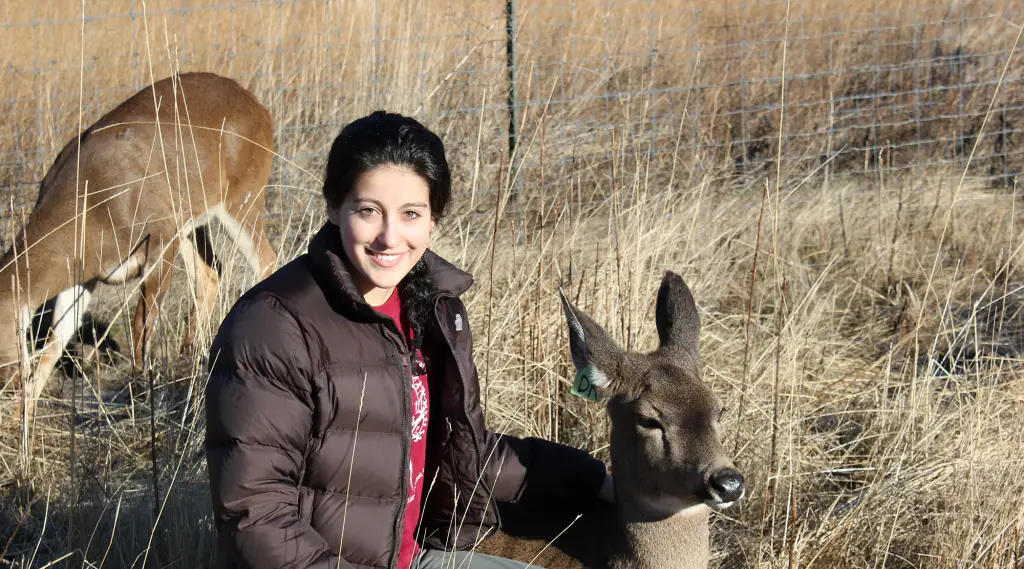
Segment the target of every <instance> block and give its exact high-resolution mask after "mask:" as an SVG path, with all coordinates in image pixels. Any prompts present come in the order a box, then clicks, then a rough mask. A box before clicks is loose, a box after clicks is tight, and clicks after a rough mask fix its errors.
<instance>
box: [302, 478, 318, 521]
mask: <svg viewBox="0 0 1024 569" xmlns="http://www.w3.org/2000/svg"><path fill="white" fill-rule="evenodd" d="M313 498H314V492H313V489H312V488H308V487H306V486H299V519H301V520H302V521H304V522H307V523H310V522H312V521H313Z"/></svg>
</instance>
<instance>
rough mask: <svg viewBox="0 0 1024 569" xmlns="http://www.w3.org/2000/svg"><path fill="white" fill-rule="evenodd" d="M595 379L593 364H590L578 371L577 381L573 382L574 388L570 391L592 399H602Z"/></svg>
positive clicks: (578, 395)
mask: <svg viewBox="0 0 1024 569" xmlns="http://www.w3.org/2000/svg"><path fill="white" fill-rule="evenodd" d="M593 379H594V366H593V365H588V366H587V367H585V368H583V369H581V370H579V371H577V372H576V381H574V382H573V383H572V390H571V391H570V392H569V393H572V394H573V395H576V396H577V397H583V398H585V399H589V400H591V401H600V399H601V397H600V396H599V395H598V393H597V387H596V386H595V385H594V381H593Z"/></svg>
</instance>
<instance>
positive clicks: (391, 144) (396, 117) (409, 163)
mask: <svg viewBox="0 0 1024 569" xmlns="http://www.w3.org/2000/svg"><path fill="white" fill-rule="evenodd" d="M380 166H400V167H404V168H408V169H410V170H412V171H413V172H415V173H416V174H417V175H418V176H420V177H421V178H423V180H424V181H426V182H427V188H429V190H430V215H431V217H432V218H433V219H434V221H437V220H439V219H441V218H442V217H443V216H444V214H445V210H447V209H448V201H449V199H450V198H451V189H452V177H451V171H450V170H449V169H448V160H447V159H446V158H445V153H444V143H442V142H441V139H440V137H438V136H437V135H436V134H434V133H433V132H431V131H430V130H429V129H428V128H427V127H425V126H423V125H422V124H420V123H419V122H418V121H416V120H415V119H412V118H409V117H406V116H402V115H400V114H397V113H387V112H384V111H375V112H373V113H372V114H370V115H369V116H365V117H363V118H361V119H357V120H355V121H352V122H351V123H349V124H348V125H346V126H345V128H343V129H342V130H341V134H339V135H338V137H337V138H335V139H334V144H332V145H331V153H330V155H329V156H328V157H327V174H326V177H325V179H324V187H323V193H324V198H325V199H326V200H327V207H329V208H336V207H338V206H340V205H341V203H342V202H343V201H345V197H346V196H348V194H349V192H351V191H352V188H353V187H355V184H356V181H357V180H359V177H360V176H362V175H363V174H365V173H367V172H369V171H371V170H373V169H374V168H378V167H380ZM398 290H399V295H400V296H401V298H402V312H403V315H404V317H405V319H406V324H407V325H408V326H409V327H410V328H411V329H412V331H413V337H414V340H413V346H412V348H413V349H412V350H411V353H410V357H411V358H412V360H413V361H412V365H413V369H416V366H417V365H418V363H419V362H417V361H416V351H417V349H419V348H420V347H421V346H422V343H423V336H424V333H425V329H426V326H427V323H428V322H429V321H430V318H431V315H432V313H433V299H434V296H435V295H436V294H437V289H436V287H435V286H434V282H433V281H432V280H431V279H430V272H429V270H428V269H427V265H426V262H425V261H424V259H420V260H419V262H418V263H416V265H415V266H414V267H413V268H412V270H410V271H409V274H407V275H406V276H405V278H404V279H402V282H401V283H400V284H399V285H398Z"/></svg>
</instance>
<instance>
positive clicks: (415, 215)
mask: <svg viewBox="0 0 1024 569" xmlns="http://www.w3.org/2000/svg"><path fill="white" fill-rule="evenodd" d="M419 216H420V212H418V211H411V210H410V211H407V212H405V217H408V218H409V219H417V218H419Z"/></svg>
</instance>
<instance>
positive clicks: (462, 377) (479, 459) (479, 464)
mask: <svg viewBox="0 0 1024 569" xmlns="http://www.w3.org/2000/svg"><path fill="white" fill-rule="evenodd" d="M442 298H454V296H452V295H450V294H440V295H438V296H437V298H436V299H434V318H435V319H436V320H437V323H438V328H440V329H441V335H442V336H444V341H445V343H446V344H448V350H449V351H450V352H451V354H452V359H453V360H455V367H456V369H458V370H459V382H460V383H461V384H462V413H463V415H464V416H465V417H466V424H467V425H469V432H470V434H471V435H473V450H474V451H476V476H477V480H479V483H480V487H481V488H483V489H484V491H485V492H486V493H487V501H488V502H490V504H491V507H492V508H493V509H494V519H495V520H497V526H498V529H501V514H500V513H498V508H497V505H496V504H494V500H493V499H491V493H492V492H491V489H490V488H488V487H487V484H485V483H484V466H483V453H482V452H480V442H479V441H480V438H479V437H478V436H477V432H476V428H475V427H474V426H473V420H472V419H470V417H469V408H468V407H466V399H467V398H466V374H465V373H463V371H462V364H460V363H459V357H458V356H457V355H456V354H455V346H454V344H452V340H451V338H449V337H448V331H447V328H446V327H445V326H444V325H442V324H441V315H440V314H439V313H438V307H439V306H440V300H441V299H442ZM449 428H451V427H450V426H449ZM449 444H451V441H449ZM449 456H450V453H449ZM469 500H470V502H469V503H472V500H473V498H472V495H470V498H469ZM466 507H467V508H468V507H469V505H468V504H467V506H466ZM456 514H458V512H456ZM470 547H472V546H470ZM455 549H456V551H458V550H466V549H469V547H456V548H455Z"/></svg>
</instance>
